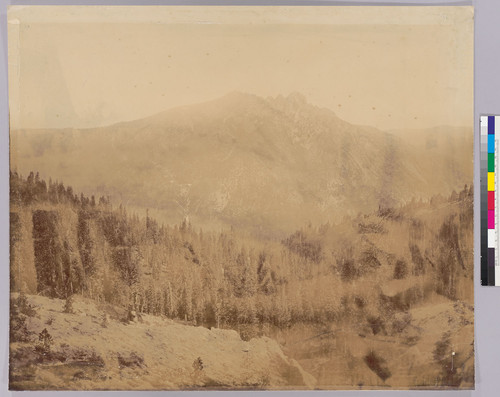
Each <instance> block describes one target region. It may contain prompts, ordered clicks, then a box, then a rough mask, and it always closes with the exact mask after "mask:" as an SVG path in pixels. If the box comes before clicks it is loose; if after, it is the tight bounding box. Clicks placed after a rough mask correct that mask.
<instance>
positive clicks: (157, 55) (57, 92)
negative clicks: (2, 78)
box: [9, 7, 473, 129]
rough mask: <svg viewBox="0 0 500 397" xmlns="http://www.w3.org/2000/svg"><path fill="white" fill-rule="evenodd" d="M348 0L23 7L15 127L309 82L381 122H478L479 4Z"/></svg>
mask: <svg viewBox="0 0 500 397" xmlns="http://www.w3.org/2000/svg"><path fill="white" fill-rule="evenodd" d="M346 8H347V7H336V9H335V10H331V11H329V10H328V9H327V8H323V9H322V10H321V11H320V12H319V13H318V12H317V11H314V12H308V10H307V8H303V7H302V8H301V10H299V11H297V10H296V9H289V8H281V11H279V10H276V9H275V10H273V11H272V12H270V11H267V10H268V9H269V8H267V10H266V9H264V8H262V7H256V8H251V7H237V8H232V10H233V11H231V10H229V11H228V9H227V7H226V9H225V10H223V11H224V12H220V8H219V11H217V7H212V9H211V10H209V12H208V13H205V14H204V13H203V12H201V11H200V9H198V10H195V11H192V10H190V9H189V8H186V7H181V8H180V9H179V8H177V10H178V11H176V10H175V9H173V8H170V10H169V13H165V12H163V11H162V10H160V11H158V9H157V8H156V7H148V8H146V7H144V8H143V9H141V10H140V12H130V9H129V10H128V12H127V11H126V10H124V9H123V8H122V9H121V10H120V9H115V10H111V11H110V7H107V8H105V9H104V8H102V9H99V8H90V7H89V8H84V7H78V9H79V10H78V12H74V10H75V7H73V8H72V9H70V11H69V10H68V9H69V8H68V7H66V8H59V9H58V10H57V11H58V12H57V13H56V12H54V9H49V8H48V7H41V8H39V9H38V10H37V9H35V10H34V9H33V7H30V8H28V9H26V8H14V9H12V10H11V12H10V13H9V77H10V81H9V90H10V109H11V124H12V127H13V128H52V127H74V128H79V127H93V126H101V125H107V124H112V123H115V122H120V121H127V120H134V119H138V118H142V117H146V116H148V115H152V114H155V113H158V112H161V111H164V110H166V109H168V108H172V107H175V106H179V105H187V104H193V103H198V102H203V101H206V100H211V99H215V98H217V97H220V96H223V95H225V94H226V93H228V92H231V91H242V92H248V93H253V94H256V95H259V96H264V97H266V96H276V95H279V94H283V95H287V94H289V93H291V92H296V91H297V92H301V93H303V94H304V95H305V97H306V98H307V100H308V101H309V102H311V103H312V104H315V105H318V106H322V107H326V108H329V109H331V110H333V111H334V112H335V113H336V114H337V115H338V116H339V117H341V118H342V119H345V120H347V121H349V122H352V123H355V124H364V125H371V126H374V127H378V128H380V129H400V128H425V127H431V126H435V125H443V124H447V125H472V122H473V69H472V67H473V48H472V43H473V36H472V26H473V25H472V11H471V9H470V8H465V7H460V8H458V7H446V8H445V7H438V8H436V7H425V8H426V9H427V10H428V11H426V10H423V8H424V7H422V8H421V7H413V8H410V7H400V10H396V11H394V10H393V9H394V8H396V7H385V8H384V9H385V10H386V11H387V9H389V8H391V12H392V13H387V12H386V11H384V9H382V8H381V7H371V8H372V10H369V11H366V10H363V9H364V7H349V8H350V9H349V10H346ZM433 8H434V10H431V9H433ZM201 9H202V10H203V7H201ZM352 9H358V10H355V11H353V10H352ZM438 9H439V10H438ZM85 10H89V12H88V13H87V14H86V12H85ZM136 10H137V9H136ZM179 10H180V11H182V13H181V14H182V18H178V19H176V18H175V15H176V13H177V14H179V13H180V12H179ZM103 13H104V14H106V15H105V17H104V16H103ZM329 13H330V14H329ZM220 14H224V15H223V16H222V17H221V16H220ZM76 15H77V16H76ZM96 15H97V17H96ZM172 15H174V17H173V16H172ZM207 15H208V16H207ZM277 15H278V16H279V17H277ZM325 15H326V17H325ZM328 16H330V17H331V18H327V17H328ZM287 17H288V19H287ZM289 21H294V23H289ZM190 22H196V23H190ZM387 22H390V23H387Z"/></svg>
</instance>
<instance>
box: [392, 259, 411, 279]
mask: <svg viewBox="0 0 500 397" xmlns="http://www.w3.org/2000/svg"><path fill="white" fill-rule="evenodd" d="M407 275H408V266H407V265H406V261H405V260H404V259H398V260H397V261H396V265H395V266H394V278H395V279H397V280H401V279H403V278H405V277H406V276H407Z"/></svg>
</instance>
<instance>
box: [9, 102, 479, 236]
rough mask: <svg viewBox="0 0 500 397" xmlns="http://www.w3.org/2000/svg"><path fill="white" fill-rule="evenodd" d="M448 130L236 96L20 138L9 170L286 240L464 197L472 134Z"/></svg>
mask: <svg viewBox="0 0 500 397" xmlns="http://www.w3.org/2000/svg"><path fill="white" fill-rule="evenodd" d="M450 131H451V132H448V133H446V134H443V137H432V134H431V133H429V134H431V135H429V134H427V135H426V133H425V132H423V133H420V134H418V136H416V135H417V134H415V133H414V134H413V136H409V135H405V134H404V133H403V134H401V133H399V134H391V133H387V132H384V131H380V130H377V129H376V128H373V127H364V126H357V125H354V124H350V123H348V122H346V121H344V120H342V119H340V118H339V117H338V116H337V115H336V114H335V113H334V112H333V111H331V110H328V109H325V108H319V107H317V106H314V105H311V104H309V103H308V102H307V101H306V99H305V97H304V96H303V95H302V94H299V93H293V94H291V95H288V96H287V97H284V96H278V97H274V98H262V97H258V96H256V95H252V94H245V93H240V92H231V93H229V94H227V95H225V96H223V97H221V98H218V99H215V100H212V101H208V102H204V103H200V104H196V105H191V106H181V107H178V108H173V109H169V110H166V111H165V112H161V113H159V114H156V115H153V116H150V117H146V118H143V119H139V120H136V121H132V122H124V123H118V124H114V125H111V126H108V127H98V128H94V129H86V130H76V129H75V130H70V131H68V130H62V131H58V130H48V131H40V132H39V133H34V134H33V133H31V131H28V130H19V131H13V132H12V133H11V139H12V143H11V145H12V146H11V153H12V163H11V164H12V167H13V168H14V169H16V168H20V169H18V171H19V172H21V173H27V172H29V170H33V169H36V170H38V171H40V173H41V175H42V176H43V175H47V176H51V177H55V178H60V179H62V180H65V181H68V182H70V183H71V184H72V185H73V186H75V187H76V188H77V189H79V190H82V191H84V192H87V193H89V194H94V193H95V194H98V195H109V196H111V197H112V199H113V201H115V202H117V201H123V202H124V203H126V204H127V205H128V206H135V207H138V208H156V209H158V210H159V211H160V212H163V215H164V216H163V218H164V219H165V220H167V221H169V222H168V223H174V222H178V221H179V220H182V219H183V218H185V217H190V218H192V219H195V220H196V222H197V223H199V224H215V225H218V226H221V225H222V226H224V225H226V226H229V225H230V226H235V227H242V228H245V229H251V230H260V232H262V231H263V230H264V231H265V230H267V231H268V232H271V234H273V233H275V232H276V233H278V234H281V235H282V234H283V233H288V232H289V231H291V230H294V229H296V228H297V227H300V226H301V225H303V224H305V223H307V222H309V221H312V222H315V223H319V222H326V221H335V219H339V218H341V217H342V216H343V214H349V215H353V214H356V213H358V212H364V213H367V212H371V211H373V210H375V209H376V208H377V207H378V206H394V205H397V204H398V203H402V202H405V201H408V200H410V199H412V198H429V197H430V196H432V195H435V194H438V193H441V192H444V193H448V192H451V191H452V190H453V189H460V188H462V187H463V185H464V184H466V183H470V181H472V134H471V135H470V137H469V138H468V137H467V135H465V133H464V134H455V133H453V130H451V129H450ZM429 136H430V138H429ZM434 138H435V139H434ZM433 139H434V140H433ZM429 142H431V143H430V144H429ZM19 156H21V157H19ZM467 156H468V157H469V158H470V160H471V163H470V165H469V164H468V163H467V161H466V159H467ZM21 158H22V161H19V160H20V159H21ZM21 165H22V168H21ZM160 218H162V216H160Z"/></svg>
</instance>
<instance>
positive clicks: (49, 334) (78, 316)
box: [10, 295, 315, 390]
mask: <svg viewBox="0 0 500 397" xmlns="http://www.w3.org/2000/svg"><path fill="white" fill-rule="evenodd" d="M12 298H13V304H14V305H16V303H17V302H19V300H18V295H12ZM26 299H27V303H26V304H25V308H26V307H28V308H30V310H31V313H29V314H30V315H29V316H26V315H24V314H22V313H21V314H18V315H17V316H18V317H17V319H18V318H19V316H21V317H22V318H24V324H25V328H24V330H23V332H22V333H20V332H18V331H19V329H18V328H16V329H17V331H14V332H17V333H16V334H15V335H16V337H17V339H16V340H13V341H12V342H13V343H11V346H10V347H11V352H10V354H11V372H10V387H11V388H12V389H14V390H19V389H24V390H38V389H49V390H57V389H59V390H63V389H68V388H71V389H78V390H88V389H105V390H106V389H107V390H109V389H118V390H120V389H127V390H147V389H155V390H161V389H180V388H183V389H185V388H217V389H221V388H236V389H240V388H262V389H268V388H269V389H272V388H278V387H279V388H287V387H293V388H299V389H301V388H312V387H313V386H314V383H315V380H314V378H313V377H312V376H311V375H309V374H307V373H306V372H305V371H303V370H302V368H301V367H300V365H298V364H297V363H296V362H295V361H294V360H290V359H288V358H287V357H286V356H285V355H284V354H283V352H282V351H281V348H280V347H279V345H278V344H277V342H276V341H274V340H272V339H269V338H266V337H262V338H256V339H251V340H250V341H248V342H246V341H242V340H241V339H240V337H239V335H238V333H237V332H236V331H232V330H223V329H214V328H213V329H211V330H209V329H207V328H203V327H194V326H189V325H183V324H179V323H176V322H174V321H171V320H167V319H162V318H159V317H154V316H148V315H143V316H142V317H140V318H139V319H134V320H133V321H126V320H125V318H126V312H123V311H122V312H120V310H119V309H118V308H115V307H112V306H102V305H101V306H100V307H97V305H96V304H95V303H94V302H92V301H90V300H85V299H82V298H78V299H77V300H76V301H75V302H74V303H73V304H72V310H71V311H72V313H67V312H65V310H66V311H68V310H67V307H66V306H65V302H64V301H61V300H58V299H49V298H44V297H40V296H28V297H27V298H26ZM18 309H20V308H18ZM21 311H22V310H21ZM25 311H26V310H25ZM17 319H16V321H18V320H17ZM15 323H16V324H18V322H15ZM21 328H22V327H21ZM44 330H46V331H45V332H44ZM40 335H42V337H40ZM20 336H23V337H24V340H19V339H23V338H20ZM11 340H12V338H11Z"/></svg>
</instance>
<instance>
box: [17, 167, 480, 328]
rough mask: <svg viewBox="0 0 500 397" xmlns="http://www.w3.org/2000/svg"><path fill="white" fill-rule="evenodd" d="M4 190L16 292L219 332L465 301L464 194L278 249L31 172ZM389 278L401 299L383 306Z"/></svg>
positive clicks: (302, 233)
mask: <svg viewBox="0 0 500 397" xmlns="http://www.w3.org/2000/svg"><path fill="white" fill-rule="evenodd" d="M10 191H11V196H10V197H11V217H10V219H11V221H10V222H11V280H12V291H24V292H26V293H31V294H33V293H38V294H42V295H45V296H49V297H57V298H63V299H64V298H67V297H68V296H71V295H72V294H81V295H83V296H85V297H89V298H92V299H94V300H96V301H98V302H103V301H105V302H109V303H112V304H116V305H119V306H122V307H126V308H130V309H131V310H135V311H138V312H144V313H151V314H155V315H165V316H167V317H169V318H179V319H182V320H188V321H192V322H193V323H196V324H204V325H209V326H213V325H217V326H221V327H222V326H226V327H234V326H237V325H263V324H270V325H276V326H279V327H283V326H287V325H289V324H290V323H292V322H293V323H296V322H316V323H318V322H324V321H329V320H334V319H339V318H341V317H349V313H350V311H363V309H364V308H365V306H366V305H369V306H373V308H372V309H373V310H375V311H378V312H379V313H380V315H381V316H385V315H387V313H386V309H387V308H388V307H390V308H393V309H395V310H396V311H397V310H399V311H404V310H406V309H407V308H408V307H409V305H411V304H413V303H415V302H417V301H421V300H424V299H425V298H426V296H427V295H428V294H429V293H432V292H437V293H439V294H442V295H444V296H447V297H448V298H450V299H456V298H465V299H466V300H469V301H471V299H472V288H469V287H467V288H464V287H462V285H463V284H464V285H468V283H463V281H464V280H466V279H470V278H471V277H472V251H471V250H470V248H469V247H472V216H473V214H472V187H470V188H469V187H467V186H466V187H465V188H464V190H462V191H461V192H460V193H455V192H454V193H453V194H452V195H451V196H450V197H448V198H442V197H434V198H433V199H432V200H430V202H422V201H420V202H412V203H410V204H407V205H405V206H403V207H401V208H394V209H389V210H388V209H380V210H379V211H378V212H377V213H374V214H371V215H363V216H362V215H360V216H358V217H356V218H353V219H351V218H345V219H344V221H343V222H341V223H339V224H338V225H329V224H325V225H322V226H320V227H314V226H312V225H309V226H305V227H304V228H303V229H301V230H298V231H297V232H295V233H293V234H292V235H290V236H289V237H288V238H286V239H284V240H283V241H282V242H281V243H279V242H275V243H273V242H265V243H264V242H259V241H257V240H253V239H252V238H250V237H245V236H244V235H243V234H238V233H237V232H236V231H234V230H231V231H221V232H218V233H215V232H210V233H204V232H203V231H202V230H196V228H195V227H194V226H192V225H190V224H189V223H188V222H184V223H182V224H180V225H174V226H171V225H163V224H162V225H160V224H158V223H157V222H156V221H155V220H154V219H152V218H151V217H149V216H147V217H146V218H145V219H141V218H139V217H138V216H137V215H134V214H130V213H127V210H126V209H125V208H124V207H122V206H121V205H120V206H119V207H115V206H113V205H112V204H111V203H110V202H109V201H108V199H107V198H105V197H100V198H95V197H90V198H89V197H85V196H84V195H82V194H80V195H78V194H76V193H75V192H74V191H73V189H72V188H71V187H69V186H67V187H65V186H64V185H63V184H62V183H60V182H52V181H49V182H48V183H46V182H45V181H43V180H41V179H40V178H39V177H38V174H36V175H35V174H33V173H31V174H30V175H29V176H28V177H27V178H26V179H24V178H22V177H20V176H19V175H17V174H15V173H13V174H11V185H10ZM397 280H400V281H397ZM405 280H406V282H405ZM395 281H397V282H398V283H399V284H398V287H397V288H398V289H399V290H400V291H399V293H397V294H396V295H394V296H392V297H387V295H390V293H389V292H386V290H387V288H389V287H383V286H384V285H386V284H387V285H392V284H395ZM360 283H361V284H362V283H365V284H366V288H359V287H360ZM391 283H392V284H391ZM469 284H470V283H469ZM402 285H405V286H406V287H407V288H406V287H401V286H402ZM384 288H385V289H384ZM373 310H371V311H372V312H373Z"/></svg>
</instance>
